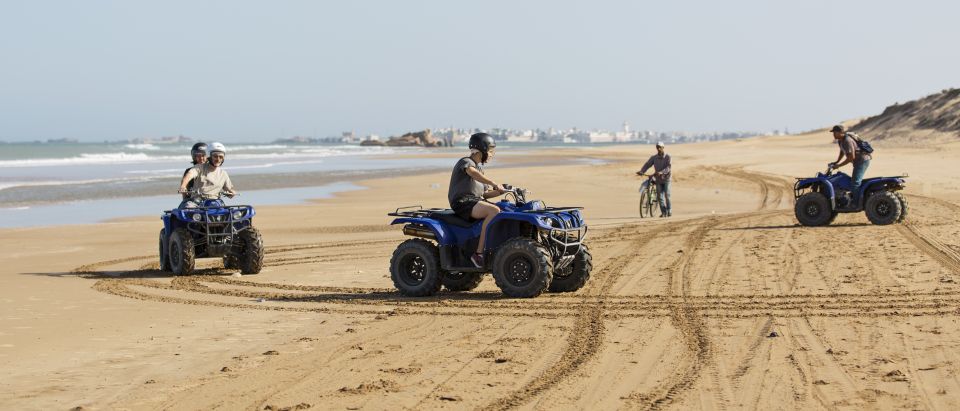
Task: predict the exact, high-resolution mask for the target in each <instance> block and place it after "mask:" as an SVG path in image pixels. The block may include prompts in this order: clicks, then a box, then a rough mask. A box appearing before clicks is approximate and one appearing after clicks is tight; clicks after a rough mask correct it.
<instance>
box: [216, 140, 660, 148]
mask: <svg viewBox="0 0 960 411" xmlns="http://www.w3.org/2000/svg"><path fill="white" fill-rule="evenodd" d="M213 144H220V143H213ZM221 145H222V144H221ZM657 147H664V148H666V147H667V146H666V145H664V144H663V142H662V141H658V142H657Z"/></svg>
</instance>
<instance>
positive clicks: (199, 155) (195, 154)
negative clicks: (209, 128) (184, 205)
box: [181, 141, 207, 200]
mask: <svg viewBox="0 0 960 411" xmlns="http://www.w3.org/2000/svg"><path fill="white" fill-rule="evenodd" d="M190 158H191V160H192V162H193V165H192V166H190V167H187V169H186V170H183V175H184V176H186V175H187V173H189V172H190V170H191V169H193V168H194V167H196V166H197V164H201V163H203V162H205V161H207V143H204V142H202V141H201V142H198V143H196V144H194V145H193V147H191V148H190ZM181 178H182V177H181ZM192 189H193V180H192V179H191V180H190V182H188V183H187V191H190V190H192ZM189 198H190V195H189V194H187V193H183V199H184V200H187V199H189Z"/></svg>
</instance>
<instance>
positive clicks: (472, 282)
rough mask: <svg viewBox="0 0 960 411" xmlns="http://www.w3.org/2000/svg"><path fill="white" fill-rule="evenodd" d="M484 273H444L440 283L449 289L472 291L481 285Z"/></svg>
mask: <svg viewBox="0 0 960 411" xmlns="http://www.w3.org/2000/svg"><path fill="white" fill-rule="evenodd" d="M482 281H483V273H447V272H445V273H443V276H441V277H440V283H442V284H443V287H444V288H446V289H447V290H449V291H470V290H472V289H474V288H477V287H478V286H480V282H482Z"/></svg>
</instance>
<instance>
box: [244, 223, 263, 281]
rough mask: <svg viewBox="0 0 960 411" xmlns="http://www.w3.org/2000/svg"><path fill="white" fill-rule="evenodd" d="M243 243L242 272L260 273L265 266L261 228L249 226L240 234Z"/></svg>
mask: <svg viewBox="0 0 960 411" xmlns="http://www.w3.org/2000/svg"><path fill="white" fill-rule="evenodd" d="M239 237H240V241H241V242H242V244H243V254H240V258H239V260H240V261H239V262H240V273H241V274H259V273H260V269H262V268H263V237H262V236H261V235H260V230H257V229H256V228H253V227H248V228H247V229H246V230H243V231H241V232H240V234H239Z"/></svg>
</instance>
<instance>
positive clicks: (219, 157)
mask: <svg viewBox="0 0 960 411" xmlns="http://www.w3.org/2000/svg"><path fill="white" fill-rule="evenodd" d="M209 150H210V151H209V152H210V154H209V155H208V156H207V162H206V163H201V164H197V165H196V166H194V167H193V168H191V169H190V170H189V171H187V172H186V174H184V175H183V179H181V180H180V190H179V191H180V193H181V194H189V196H190V198H188V199H186V200H184V201H183V203H180V208H194V207H198V206H199V205H200V204H202V203H203V200H213V199H217V198H220V194H221V193H222V194H224V195H226V196H227V197H230V198H233V196H235V195H236V194H237V192H236V191H235V190H234V189H233V183H232V182H231V181H230V176H229V175H227V172H226V170H224V169H223V167H221V166H222V165H223V160H224V157H225V156H226V154H227V148H226V147H224V145H223V144H222V143H211V144H210V146H209ZM191 180H194V184H193V189H192V190H190V191H188V189H187V184H188V183H189V182H190V181H191Z"/></svg>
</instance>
